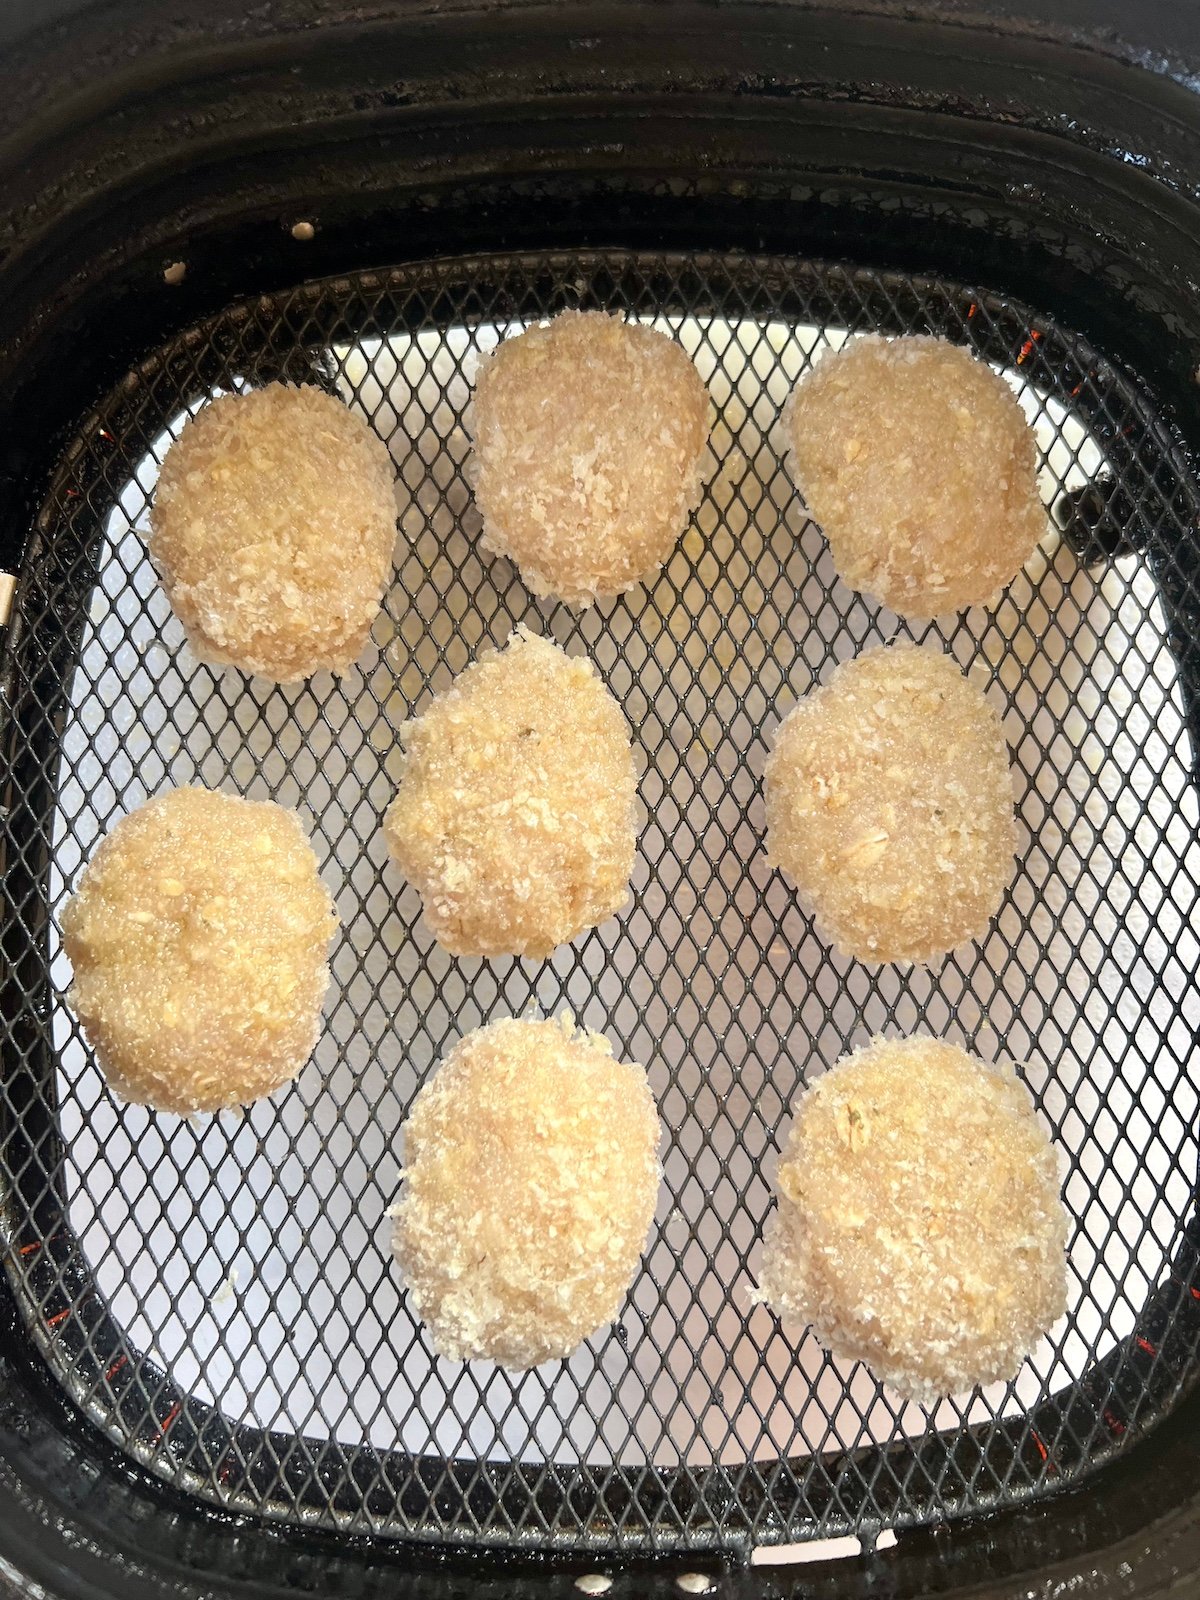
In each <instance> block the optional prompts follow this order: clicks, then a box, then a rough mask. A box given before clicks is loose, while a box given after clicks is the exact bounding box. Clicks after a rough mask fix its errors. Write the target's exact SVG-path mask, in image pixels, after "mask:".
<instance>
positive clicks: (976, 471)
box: [790, 335, 1046, 617]
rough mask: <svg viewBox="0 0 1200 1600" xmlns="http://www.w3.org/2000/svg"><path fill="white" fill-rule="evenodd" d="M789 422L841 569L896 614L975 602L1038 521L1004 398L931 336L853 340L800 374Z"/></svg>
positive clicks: (1015, 557)
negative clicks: (808, 371) (811, 368)
mask: <svg viewBox="0 0 1200 1600" xmlns="http://www.w3.org/2000/svg"><path fill="white" fill-rule="evenodd" d="M790 432H791V445H792V449H791V465H792V471H793V474H794V476H795V479H796V482H797V484H798V486H799V488H800V492H801V494H803V496H804V499H805V502H806V504H807V506H808V509H809V511H810V512H811V513H812V515H813V517H814V519H815V520H816V521H817V522H818V523H819V524H820V526H821V529H822V530H823V532H824V534H825V537H826V539H828V541H829V548H830V550H831V552H832V554H833V561H834V565H835V566H836V567H837V570H838V572H839V574H840V575H841V578H842V581H843V582H844V583H846V584H847V585H848V586H849V587H850V588H851V589H861V590H863V591H864V592H865V593H867V594H869V595H872V596H873V597H874V598H875V599H877V600H882V601H883V602H884V604H885V605H889V606H891V608H892V609H893V611H897V612H899V613H900V615H901V616H902V617H934V616H940V615H942V614H943V613H945V612H950V611H961V610H963V609H964V607H966V606H972V605H987V604H988V603H989V602H990V601H991V600H993V599H994V597H995V595H996V593H997V591H998V590H999V589H1000V588H1001V587H1002V586H1003V585H1004V584H1006V583H1008V582H1009V581H1010V580H1011V579H1012V578H1013V577H1015V576H1016V574H1017V572H1018V571H1019V570H1020V568H1021V567H1022V565H1023V564H1024V563H1025V562H1026V561H1027V560H1028V559H1029V557H1030V556H1031V555H1032V554H1033V549H1034V546H1035V545H1036V544H1037V542H1038V540H1039V539H1041V538H1042V537H1043V535H1044V534H1045V532H1046V513H1045V511H1044V510H1043V508H1042V502H1041V499H1040V498H1039V495H1038V486H1037V443H1036V441H1035V439H1034V436H1033V432H1032V430H1031V429H1030V427H1029V424H1028V423H1027V422H1026V421H1025V417H1024V414H1023V413H1022V411H1021V407H1020V406H1019V405H1018V403H1017V400H1016V397H1015V396H1014V395H1013V392H1012V390H1011V389H1010V388H1009V387H1008V385H1007V384H1006V383H1005V382H1004V379H1003V378H1001V377H998V376H997V374H996V373H994V372H993V371H992V369H991V368H990V367H988V366H987V365H985V363H984V362H982V361H977V360H975V359H974V357H972V356H971V355H969V354H968V353H967V351H965V350H962V349H960V348H959V347H958V346H957V345H952V344H947V343H946V342H945V340H943V339H927V338H908V339H881V338H878V337H876V336H874V335H866V336H864V337H862V338H858V339H852V340H851V341H850V342H849V343H848V344H847V345H845V346H844V347H843V348H842V349H841V350H839V351H837V352H836V353H835V354H833V355H831V356H827V357H826V358H825V359H824V360H823V361H822V362H821V363H820V364H819V365H818V366H817V367H816V368H815V369H814V370H813V372H812V373H810V374H809V375H808V376H807V377H805V378H804V379H802V381H801V382H800V383H799V385H798V386H797V388H796V392H795V395H794V396H793V399H792V402H791V414H790Z"/></svg>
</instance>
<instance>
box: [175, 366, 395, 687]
mask: <svg viewBox="0 0 1200 1600" xmlns="http://www.w3.org/2000/svg"><path fill="white" fill-rule="evenodd" d="M393 478H394V474H393V471H392V463H391V457H390V456H389V455H388V452H387V449H386V447H385V446H384V444H383V443H382V441H381V440H379V439H377V438H376V437H375V435H374V434H373V433H372V432H371V430H370V428H368V427H367V425H366V423H365V422H364V421H363V420H362V419H361V418H360V417H357V416H355V415H354V414H353V413H352V412H351V411H349V410H348V409H347V408H346V407H345V406H344V405H343V404H342V403H341V401H340V400H335V399H334V398H333V397H332V396H331V395H328V394H326V393H324V391H323V390H321V389H316V388H313V387H312V386H311V385H302V386H300V387H292V386H289V385H286V384H282V383H271V384H268V385H267V386H266V387H265V388H263V389H256V390H253V391H252V392H251V393H249V394H229V395H222V396H221V397H220V398H218V399H216V400H213V401H212V402H211V403H210V404H209V405H206V406H205V407H204V409H203V410H202V411H201V412H199V414H198V415H197V416H195V417H194V418H192V420H191V421H190V422H188V423H186V424H185V426H184V429H183V432H182V433H181V434H180V436H179V438H178V439H177V440H176V442H175V443H174V444H173V445H172V446H171V448H170V449H169V450H168V451H167V455H166V459H165V460H164V462H163V465H162V472H161V474H160V476H159V480H158V489H157V491H156V493H155V496H154V505H153V508H152V510H151V515H150V527H151V538H150V546H149V549H150V556H151V559H152V561H153V562H154V565H155V567H156V568H157V570H158V572H159V575H160V577H161V578H162V583H163V588H164V589H165V590H166V592H167V598H168V599H169V600H170V602H171V606H172V609H173V610H174V612H175V614H176V616H177V617H178V618H179V620H180V621H181V622H182V623H183V626H184V629H185V630H186V632H187V636H188V642H189V643H190V644H191V646H192V648H193V650H194V651H195V652H196V654H197V655H198V656H199V657H200V659H201V660H202V661H209V662H213V663H215V664H217V665H221V666H234V667H240V668H241V669H242V671H243V672H250V673H259V674H261V675H262V676H263V677H266V678H273V679H275V680H276V681H277V682H279V683H289V682H294V681H296V680H298V679H301V678H307V677H310V676H311V675H312V674H313V673H314V672H317V671H319V670H320V669H322V668H325V669H327V670H328V671H330V672H344V671H346V669H347V668H349V667H351V666H353V664H354V662H355V660H356V659H357V658H358V656H359V654H360V653H361V651H362V648H363V646H364V644H365V643H366V640H367V635H368V633H369V632H370V629H371V624H372V623H373V622H374V620H375V617H376V616H377V615H378V612H379V606H380V602H381V600H382V598H383V593H384V589H385V588H386V586H387V582H388V579H389V577H390V576H391V570H392V552H393V549H394V547H395V542H396V501H395V494H394V490H393Z"/></svg>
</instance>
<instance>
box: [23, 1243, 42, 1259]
mask: <svg viewBox="0 0 1200 1600" xmlns="http://www.w3.org/2000/svg"><path fill="white" fill-rule="evenodd" d="M41 1248H42V1241H41V1240H40V1239H35V1240H34V1242H33V1243H32V1244H23V1245H22V1246H21V1248H20V1250H18V1252H17V1254H18V1255H22V1256H31V1255H32V1254H33V1252H34V1251H35V1250H40V1249H41Z"/></svg>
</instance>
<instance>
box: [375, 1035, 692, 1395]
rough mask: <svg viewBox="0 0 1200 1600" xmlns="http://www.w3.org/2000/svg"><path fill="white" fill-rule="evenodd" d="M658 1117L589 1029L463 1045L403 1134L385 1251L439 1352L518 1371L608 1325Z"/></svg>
mask: <svg viewBox="0 0 1200 1600" xmlns="http://www.w3.org/2000/svg"><path fill="white" fill-rule="evenodd" d="M658 1142H659V1125H658V1114H657V1111H656V1109H655V1105H654V1097H653V1096H652V1095H651V1093H650V1086H649V1084H648V1083H647V1082H646V1074H645V1071H644V1070H643V1068H642V1067H640V1066H636V1065H634V1064H633V1063H627V1062H619V1061H615V1060H614V1059H613V1055H612V1051H611V1049H610V1047H609V1045H608V1043H607V1042H606V1041H605V1040H604V1039H602V1038H600V1037H599V1036H598V1035H596V1034H591V1033H578V1034H576V1033H575V1032H574V1029H573V1024H572V1022H571V1019H570V1017H566V1016H564V1017H563V1019H562V1020H561V1021H560V1022H518V1021H516V1020H514V1019H512V1018H508V1019H506V1020H504V1021H502V1022H494V1023H492V1024H491V1026H490V1027H486V1028H479V1029H477V1030H476V1031H475V1032H474V1033H470V1034H468V1035H467V1037H466V1038H465V1039H463V1040H462V1041H461V1042H460V1043H459V1044H457V1045H456V1046H455V1048H454V1049H453V1050H452V1051H451V1052H450V1054H449V1055H448V1056H447V1057H446V1059H445V1061H444V1062H443V1063H442V1064H441V1066H440V1067H439V1068H438V1071H437V1074H436V1075H435V1077H434V1078H433V1080H432V1082H430V1083H429V1084H427V1085H426V1087H425V1088H424V1089H422V1090H421V1092H420V1094H419V1095H418V1096H417V1098H416V1102H415V1103H414V1105H413V1109H412V1114H411V1116H410V1117H409V1119H408V1121H407V1123H406V1124H405V1127H404V1145H405V1172H404V1187H403V1189H402V1191H401V1196H400V1200H399V1203H398V1204H397V1205H396V1207H395V1208H394V1210H393V1212H392V1215H393V1217H394V1218H395V1237H394V1245H393V1247H394V1250H395V1254H396V1259H397V1261H398V1262H399V1264H400V1266H401V1268H402V1270H403V1272H404V1276H405V1279H406V1281H407V1284H408V1289H409V1293H410V1295H411V1297H412V1303H413V1307H414V1309H415V1310H416V1312H417V1314H418V1316H420V1317H421V1318H422V1320H423V1321H424V1322H425V1324H426V1326H427V1327H428V1329H429V1336H430V1339H431V1340H432V1342H433V1346H434V1349H435V1350H437V1352H438V1353H439V1354H440V1355H443V1356H449V1357H451V1358H452V1359H454V1360H458V1361H465V1360H470V1359H473V1358H483V1359H486V1360H491V1361H497V1362H499V1363H500V1364H501V1366H505V1367H511V1368H513V1369H515V1370H517V1371H521V1370H523V1369H525V1368H526V1367H534V1366H537V1365H538V1363H539V1362H541V1361H552V1360H558V1359H561V1358H562V1357H564V1356H567V1355H569V1354H570V1353H571V1351H572V1350H573V1349H574V1348H575V1346H576V1345H577V1344H579V1342H580V1341H581V1340H583V1339H586V1338H587V1337H588V1336H589V1334H592V1333H595V1332H596V1331H597V1330H598V1329H599V1328H602V1327H604V1326H605V1324H606V1323H609V1322H611V1321H612V1320H613V1319H614V1317H616V1315H617V1313H618V1311H619V1310H620V1306H621V1302H622V1301H623V1300H624V1298H625V1295H626V1293H627V1292H628V1290H629V1286H630V1284H631V1282H632V1281H633V1276H634V1273H635V1272H636V1271H637V1265H638V1261H639V1259H640V1258H641V1254H642V1251H643V1249H644V1248H645V1245H646V1236H647V1234H648V1232H649V1229H650V1224H651V1222H652V1220H653V1218H654V1206H655V1200H656V1198H657V1195H658V1184H659V1176H660V1169H659V1165H658V1159H657V1151H658Z"/></svg>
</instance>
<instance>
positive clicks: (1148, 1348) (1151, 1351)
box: [1135, 1333, 1158, 1356]
mask: <svg viewBox="0 0 1200 1600" xmlns="http://www.w3.org/2000/svg"><path fill="white" fill-rule="evenodd" d="M1135 1343H1136V1344H1137V1347H1138V1349H1139V1350H1144V1351H1145V1352H1146V1354H1147V1355H1148V1356H1156V1355H1157V1354H1158V1351H1157V1350H1156V1349H1155V1348H1154V1346H1153V1345H1152V1344H1151V1343H1150V1341H1149V1339H1143V1338H1142V1336H1141V1334H1140V1333H1139V1334H1138V1336H1137V1339H1136V1341H1135Z"/></svg>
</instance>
